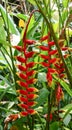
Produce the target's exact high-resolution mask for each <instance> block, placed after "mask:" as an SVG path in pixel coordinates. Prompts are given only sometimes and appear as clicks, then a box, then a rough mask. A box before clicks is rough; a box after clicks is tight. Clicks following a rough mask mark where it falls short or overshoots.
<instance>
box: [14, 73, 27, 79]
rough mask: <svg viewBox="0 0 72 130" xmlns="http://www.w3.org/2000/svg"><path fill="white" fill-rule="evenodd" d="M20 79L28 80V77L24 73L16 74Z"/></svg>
mask: <svg viewBox="0 0 72 130" xmlns="http://www.w3.org/2000/svg"><path fill="white" fill-rule="evenodd" d="M16 74H17V75H18V76H19V77H20V78H22V79H25V80H26V79H27V75H25V74H23V73H18V72H17V73H16Z"/></svg>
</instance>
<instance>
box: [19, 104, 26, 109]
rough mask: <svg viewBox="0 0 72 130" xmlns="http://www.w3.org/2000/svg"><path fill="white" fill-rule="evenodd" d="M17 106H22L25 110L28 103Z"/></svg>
mask: <svg viewBox="0 0 72 130" xmlns="http://www.w3.org/2000/svg"><path fill="white" fill-rule="evenodd" d="M18 106H19V107H21V108H24V109H26V110H27V109H28V105H26V104H18Z"/></svg>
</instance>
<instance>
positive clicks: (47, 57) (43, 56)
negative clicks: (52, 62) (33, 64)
mask: <svg viewBox="0 0 72 130" xmlns="http://www.w3.org/2000/svg"><path fill="white" fill-rule="evenodd" d="M40 56H41V58H43V59H45V60H48V59H49V56H46V55H43V54H40Z"/></svg>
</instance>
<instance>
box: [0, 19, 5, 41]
mask: <svg viewBox="0 0 72 130" xmlns="http://www.w3.org/2000/svg"><path fill="white" fill-rule="evenodd" d="M0 39H3V40H6V33H5V29H4V27H3V21H2V19H1V18H0Z"/></svg>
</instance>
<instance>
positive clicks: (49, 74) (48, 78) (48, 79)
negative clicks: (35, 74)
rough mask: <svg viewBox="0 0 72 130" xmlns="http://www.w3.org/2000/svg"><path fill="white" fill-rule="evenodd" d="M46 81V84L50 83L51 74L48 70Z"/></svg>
mask: <svg viewBox="0 0 72 130" xmlns="http://www.w3.org/2000/svg"><path fill="white" fill-rule="evenodd" d="M47 81H48V84H49V85H50V86H51V84H52V75H51V73H50V72H48V73H47Z"/></svg>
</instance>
